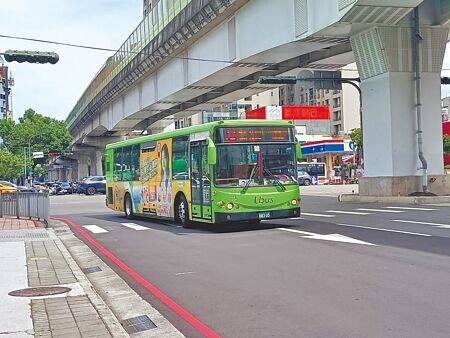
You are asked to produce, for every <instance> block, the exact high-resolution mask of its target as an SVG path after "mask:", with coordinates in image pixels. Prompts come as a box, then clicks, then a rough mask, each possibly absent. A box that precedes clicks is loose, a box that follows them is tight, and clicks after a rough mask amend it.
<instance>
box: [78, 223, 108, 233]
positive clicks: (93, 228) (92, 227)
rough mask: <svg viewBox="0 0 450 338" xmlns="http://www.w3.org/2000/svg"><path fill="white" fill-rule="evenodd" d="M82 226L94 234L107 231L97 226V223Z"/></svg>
mask: <svg viewBox="0 0 450 338" xmlns="http://www.w3.org/2000/svg"><path fill="white" fill-rule="evenodd" d="M83 228H85V229H87V230H89V231H90V232H92V233H94V234H102V233H105V232H108V230H106V229H103V228H101V227H99V226H98V225H83Z"/></svg>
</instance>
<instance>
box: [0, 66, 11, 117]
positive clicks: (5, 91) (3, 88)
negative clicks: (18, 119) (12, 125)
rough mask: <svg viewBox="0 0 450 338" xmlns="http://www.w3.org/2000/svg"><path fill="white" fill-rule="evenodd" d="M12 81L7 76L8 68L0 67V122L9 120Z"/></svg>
mask: <svg viewBox="0 0 450 338" xmlns="http://www.w3.org/2000/svg"><path fill="white" fill-rule="evenodd" d="M11 85H12V79H10V78H9V76H8V67H6V66H4V65H3V64H1V65H0V120H3V119H11V120H12V118H13V116H12V110H11V108H10V107H11V105H10V94H11Z"/></svg>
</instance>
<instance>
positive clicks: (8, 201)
mask: <svg viewBox="0 0 450 338" xmlns="http://www.w3.org/2000/svg"><path fill="white" fill-rule="evenodd" d="M4 216H16V217H17V218H20V217H28V218H30V219H31V218H37V219H38V220H41V219H42V220H43V221H44V222H45V223H46V224H48V222H49V220H50V201H49V197H48V193H43V192H3V193H0V218H1V217H4Z"/></svg>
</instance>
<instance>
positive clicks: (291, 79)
mask: <svg viewBox="0 0 450 338" xmlns="http://www.w3.org/2000/svg"><path fill="white" fill-rule="evenodd" d="M258 82H259V83H261V84H296V83H297V77H296V76H261V77H260V78H259V80H258Z"/></svg>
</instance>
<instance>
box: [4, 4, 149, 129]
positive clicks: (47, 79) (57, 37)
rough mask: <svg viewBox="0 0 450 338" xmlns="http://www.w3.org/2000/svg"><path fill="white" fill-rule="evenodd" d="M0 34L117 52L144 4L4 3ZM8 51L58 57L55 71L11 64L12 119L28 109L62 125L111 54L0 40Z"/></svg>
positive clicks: (140, 14)
mask: <svg viewBox="0 0 450 338" xmlns="http://www.w3.org/2000/svg"><path fill="white" fill-rule="evenodd" d="M0 6H1V7H0V8H2V19H1V29H0V34H2V35H13V36H21V37H27V38H34V39H43V40H52V41H59V42H65V43H72V44H79V45H88V46H95V47H104V48H112V49H114V50H117V49H118V48H119V47H120V46H121V45H122V43H123V42H124V41H125V40H126V39H127V37H128V36H129V35H130V34H131V32H132V31H133V30H134V29H135V28H136V27H137V25H138V24H139V23H140V21H141V20H142V0H76V1H73V0H38V1H36V0H0ZM8 49H13V50H14V49H17V50H38V51H48V52H50V51H51V52H56V53H58V54H59V61H58V63H57V64H55V65H50V64H29V63H17V62H9V63H5V65H6V66H8V67H9V69H10V71H11V73H12V77H13V78H14V82H15V86H14V87H12V101H13V102H12V103H13V112H14V119H15V120H17V119H18V118H19V117H20V116H22V115H23V113H24V111H25V110H26V109H28V108H33V109H34V110H36V111H37V112H38V113H40V114H42V115H46V116H51V117H55V118H57V119H59V120H64V119H65V118H66V117H67V116H68V114H69V112H70V111H71V110H72V108H73V107H74V106H75V103H76V102H77V101H78V99H79V98H80V97H81V94H82V93H83V91H84V90H85V89H86V87H87V86H88V85H89V83H90V82H91V80H92V79H93V77H94V75H95V74H96V73H97V72H98V71H99V70H100V68H101V66H102V65H103V64H104V63H105V61H106V59H107V58H108V57H109V56H111V55H112V54H114V53H113V52H104V51H95V50H90V49H81V48H73V47H64V46H58V45H53V44H46V43H37V42H29V41H21V40H14V39H7V38H0V52H4V51H6V50H8Z"/></svg>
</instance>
